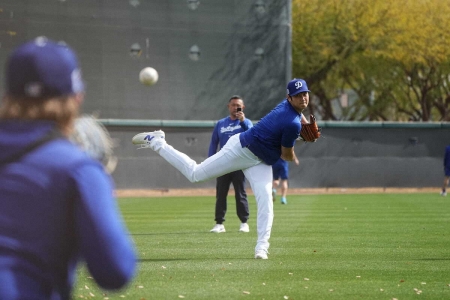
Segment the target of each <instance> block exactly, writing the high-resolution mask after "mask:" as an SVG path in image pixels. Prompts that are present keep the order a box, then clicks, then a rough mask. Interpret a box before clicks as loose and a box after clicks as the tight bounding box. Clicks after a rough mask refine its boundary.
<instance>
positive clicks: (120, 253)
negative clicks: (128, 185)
mask: <svg viewBox="0 0 450 300" xmlns="http://www.w3.org/2000/svg"><path fill="white" fill-rule="evenodd" d="M5 75H6V76H5V79H6V80H5V83H6V84H5V91H6V92H5V96H4V98H3V99H2V105H1V107H0V207H1V208H0V299H55V300H56V299H71V298H72V296H73V295H72V288H73V284H74V281H75V276H76V270H77V263H78V262H80V261H84V262H85V263H86V265H87V268H88V270H89V272H90V274H91V275H92V277H93V279H94V280H95V281H96V282H97V283H98V285H99V286H100V287H102V288H104V289H118V288H121V287H124V286H125V285H126V284H127V283H128V282H130V281H131V279H132V278H133V276H134V272H135V267H136V253H135V251H134V246H133V243H132V241H131V239H130V238H129V235H128V232H127V230H126V228H125V227H124V223H123V221H122V219H121V215H120V212H119V210H118V208H117V206H116V203H115V201H114V200H115V199H114V197H113V192H114V182H113V179H112V177H111V176H110V175H109V174H108V173H106V172H105V169H104V167H103V165H102V164H101V163H100V162H99V161H98V160H97V159H93V158H92V157H90V156H88V154H87V153H86V152H84V151H82V150H81V149H79V147H78V146H77V145H75V144H74V143H72V142H71V141H69V140H68V137H69V136H70V134H71V132H72V131H73V129H74V126H73V124H74V121H75V119H76V117H77V115H78V112H79V109H80V106H81V103H82V102H83V98H84V84H83V82H82V79H81V74H80V70H79V67H78V62H77V59H76V56H75V53H74V52H73V51H72V50H71V49H70V48H69V47H67V46H65V45H61V44H59V43H56V42H53V41H51V40H48V39H47V38H45V37H39V38H37V39H35V40H33V41H30V42H27V43H25V44H23V45H21V46H19V47H18V48H16V49H15V50H14V51H13V52H12V54H11V56H10V57H9V59H8V61H7V64H6V74H5Z"/></svg>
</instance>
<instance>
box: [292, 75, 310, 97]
mask: <svg viewBox="0 0 450 300" xmlns="http://www.w3.org/2000/svg"><path fill="white" fill-rule="evenodd" d="M302 92H311V91H310V90H309V89H308V86H307V84H306V81H304V80H303V79H297V78H294V79H293V80H291V81H289V83H288V85H287V94H288V95H289V96H295V95H297V94H299V93H302Z"/></svg>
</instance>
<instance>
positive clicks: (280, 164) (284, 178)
mask: <svg viewBox="0 0 450 300" xmlns="http://www.w3.org/2000/svg"><path fill="white" fill-rule="evenodd" d="M294 162H295V164H296V165H297V166H298V165H299V161H298V158H297V157H296V156H295V157H294ZM272 172H273V184H272V197H273V201H274V202H275V200H276V199H275V198H276V196H277V188H278V187H279V186H280V187H281V204H287V199H286V196H287V191H288V187H289V182H288V180H289V163H288V162H287V161H285V160H284V159H282V158H280V159H279V160H278V161H277V162H276V163H275V164H274V165H272Z"/></svg>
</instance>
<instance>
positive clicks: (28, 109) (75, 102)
mask: <svg viewBox="0 0 450 300" xmlns="http://www.w3.org/2000/svg"><path fill="white" fill-rule="evenodd" d="M79 106H80V99H79V98H78V95H69V96H61V97H54V98H37V99H30V98H27V97H13V96H10V95H6V96H5V97H4V98H3V103H2V105H1V107H0V119H4V120H6V119H17V120H48V121H54V122H55V123H56V126H57V127H58V129H59V130H60V131H61V133H63V134H64V135H66V136H69V135H70V134H71V133H72V130H73V126H74V121H75V118H76V117H77V116H78V113H79Z"/></svg>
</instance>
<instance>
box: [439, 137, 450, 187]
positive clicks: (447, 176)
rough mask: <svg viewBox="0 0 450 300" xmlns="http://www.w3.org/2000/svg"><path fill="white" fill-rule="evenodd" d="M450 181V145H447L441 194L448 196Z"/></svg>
mask: <svg viewBox="0 0 450 300" xmlns="http://www.w3.org/2000/svg"><path fill="white" fill-rule="evenodd" d="M449 181H450V145H448V146H447V147H445V154H444V183H443V184H442V190H441V196H447V186H448V183H449Z"/></svg>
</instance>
